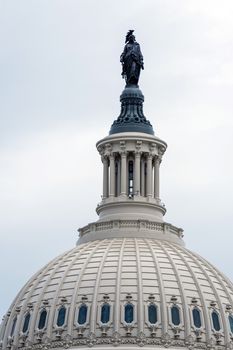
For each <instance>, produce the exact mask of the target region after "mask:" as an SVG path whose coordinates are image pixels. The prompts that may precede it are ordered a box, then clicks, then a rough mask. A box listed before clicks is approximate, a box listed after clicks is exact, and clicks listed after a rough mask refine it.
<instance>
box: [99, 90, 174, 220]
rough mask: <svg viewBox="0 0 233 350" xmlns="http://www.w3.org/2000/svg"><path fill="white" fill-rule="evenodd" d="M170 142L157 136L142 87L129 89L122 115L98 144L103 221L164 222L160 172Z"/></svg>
mask: <svg viewBox="0 0 233 350" xmlns="http://www.w3.org/2000/svg"><path fill="white" fill-rule="evenodd" d="M166 147H167V145H166V143H165V142H164V141H162V140H160V139H159V138H157V137H156V136H154V132H153V128H152V126H151V124H150V122H149V121H148V120H147V119H146V118H145V116H144V114H143V95H142V93H141V91H140V89H139V88H138V86H130V87H128V86H126V88H125V89H124V91H123V93H122V95H121V114H120V116H119V117H118V119H117V120H116V121H114V123H113V125H112V127H111V130H110V135H109V136H107V137H105V138H104V139H102V140H100V141H99V142H98V143H97V149H98V151H99V153H100V155H101V159H102V163H103V193H102V201H101V203H100V204H99V205H98V206H97V213H98V215H99V219H100V220H112V219H120V218H121V219H122V218H127V219H128V218H130V219H147V220H154V221H158V222H162V221H163V215H164V214H165V212H166V209H165V206H164V204H163V203H162V202H161V199H160V193H159V169H160V163H161V160H162V156H163V153H164V152H165V150H166Z"/></svg>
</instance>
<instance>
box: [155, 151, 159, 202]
mask: <svg viewBox="0 0 233 350" xmlns="http://www.w3.org/2000/svg"><path fill="white" fill-rule="evenodd" d="M159 166H160V159H159V157H156V158H155V167H154V196H155V199H159Z"/></svg>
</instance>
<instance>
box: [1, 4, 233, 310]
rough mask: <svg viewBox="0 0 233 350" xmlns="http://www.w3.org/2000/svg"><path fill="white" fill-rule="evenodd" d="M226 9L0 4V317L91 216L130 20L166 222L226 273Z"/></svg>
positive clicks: (232, 70)
mask: <svg viewBox="0 0 233 350" xmlns="http://www.w3.org/2000/svg"><path fill="white" fill-rule="evenodd" d="M232 15H233V2H232V0H224V1H222V0H221V1H220V0H219V1H217V0H204V1H203V0H176V1H174V0H144V1H142V0H141V1H139V0H138V1H137V0H134V1H130V0H124V1H122V0H118V1H110V0H106V1H104V0H99V1H96V0H92V1H90V0H73V1H72V0H63V1H60V0H50V1H48V0H37V1H31V0H21V1H16V0H15V1H11V0H1V1H0V121H1V128H0V164H1V170H0V192H1V196H0V213H1V215H0V235H1V254H0V275H1V288H0V299H1V305H0V315H3V314H4V313H5V312H6V310H7V308H8V307H9V305H10V303H11V301H12V300H13V298H14V296H15V295H16V293H17V292H18V290H19V288H21V287H22V286H23V284H24V283H25V282H26V281H27V279H28V278H29V277H30V276H31V275H32V274H33V273H35V272H36V271H37V270H38V269H39V268H40V267H42V266H43V265H44V264H46V263H47V262H48V261H49V260H51V259H52V258H53V257H55V256H56V255H58V254H60V253H62V252H63V251H65V250H67V249H70V248H72V247H73V246H74V244H75V241H76V240H77V232H76V229H77V228H78V227H81V226H83V225H85V224H87V223H88V222H90V221H94V220H96V214H95V207H96V204H97V202H98V201H99V200H100V194H101V184H102V167H101V162H100V159H99V156H98V154H97V151H96V150H95V143H96V141H97V140H98V139H100V138H102V137H104V136H106V135H107V133H108V131H109V128H110V125H111V123H112V121H113V120H114V119H115V118H116V117H117V116H118V113H119V110H120V105H119V95H120V93H121V91H122V89H123V87H124V82H123V80H122V79H121V77H120V71H121V66H120V63H119V55H120V53H121V51H122V49H123V46H124V37H125V34H126V32H127V30H128V29H131V28H133V29H135V34H136V39H137V41H138V42H140V44H141V49H142V52H143V54H144V60H145V71H144V72H143V73H142V76H141V81H140V87H141V89H142V91H143V93H144V95H145V106H144V111H145V114H146V116H147V118H148V119H149V120H150V121H151V122H152V124H153V125H154V129H155V131H156V135H158V136H159V137H161V138H162V139H164V140H165V141H166V142H167V143H168V150H167V152H166V154H165V156H164V161H163V164H162V189H161V197H162V200H163V201H164V202H165V204H166V207H167V209H168V213H167V215H166V218H165V220H166V221H168V222H171V223H173V224H174V225H177V226H179V227H182V228H184V230H185V241H186V245H187V247H188V248H190V249H191V250H194V251H196V252H198V253H200V254H201V255H202V256H203V257H205V258H206V259H208V260H209V261H210V262H212V263H214V264H215V265H216V266H217V267H218V268H219V269H220V270H222V271H223V272H224V273H225V274H227V275H228V276H229V277H230V278H231V279H232V280H233V270H232V244H233V238H232V234H233V224H232V208H233V184H232V178H233V164H232V155H231V152H232V150H233V137H232V136H233V121H232V120H233V98H232V88H233V22H232ZM85 149H86V150H87V152H86V153H84V150H85ZM83 203H84V204H85V205H83Z"/></svg>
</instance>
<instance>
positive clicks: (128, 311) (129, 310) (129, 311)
mask: <svg viewBox="0 0 233 350" xmlns="http://www.w3.org/2000/svg"><path fill="white" fill-rule="evenodd" d="M133 318H134V310H133V305H132V304H126V305H125V322H126V323H132V322H133Z"/></svg>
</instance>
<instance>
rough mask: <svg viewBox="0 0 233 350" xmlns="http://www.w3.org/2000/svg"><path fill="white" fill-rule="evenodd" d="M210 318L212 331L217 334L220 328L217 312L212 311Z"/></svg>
mask: <svg viewBox="0 0 233 350" xmlns="http://www.w3.org/2000/svg"><path fill="white" fill-rule="evenodd" d="M211 316H212V322H213V327H214V330H215V331H217V332H219V331H220V329H221V326H220V321H219V315H218V313H217V311H213V312H212V315H211Z"/></svg>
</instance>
